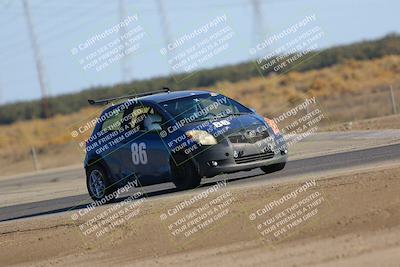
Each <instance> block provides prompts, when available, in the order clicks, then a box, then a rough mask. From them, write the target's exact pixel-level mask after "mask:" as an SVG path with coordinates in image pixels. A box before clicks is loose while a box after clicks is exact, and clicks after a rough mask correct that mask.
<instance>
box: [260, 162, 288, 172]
mask: <svg viewBox="0 0 400 267" xmlns="http://www.w3.org/2000/svg"><path fill="white" fill-rule="evenodd" d="M285 165H286V162H282V163H277V164H272V165H269V166H263V167H261V168H260V169H261V170H262V171H263V172H265V173H272V172H277V171H280V170H283V168H285Z"/></svg>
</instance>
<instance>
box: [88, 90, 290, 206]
mask: <svg viewBox="0 0 400 267" xmlns="http://www.w3.org/2000/svg"><path fill="white" fill-rule="evenodd" d="M122 99H124V101H123V102H119V103H118V104H114V105H112V106H110V107H108V108H106V109H105V110H104V111H103V113H102V114H101V116H100V117H99V118H98V119H97V123H96V125H95V127H94V130H93V133H92V135H91V136H90V138H89V139H88V140H87V142H86V158H85V162H84V166H85V170H86V176H87V188H88V191H89V194H90V196H91V197H92V199H93V200H95V201H98V200H101V199H104V198H105V197H107V201H109V200H110V199H112V198H113V196H115V194H114V192H116V190H117V189H118V188H120V187H122V186H124V185H126V184H127V183H128V182H131V183H132V182H133V181H135V182H136V184H138V185H140V186H145V185H152V184H158V183H164V182H173V183H174V184H175V186H176V187H177V188H178V189H189V188H195V187H197V186H199V185H200V181H201V178H203V177H213V176H216V175H218V174H222V173H232V172H238V171H247V170H252V169H255V168H261V170H263V171H264V172H265V173H271V172H275V171H279V170H281V169H283V168H284V167H285V164H286V160H287V153H288V151H287V146H286V143H285V141H284V139H283V137H282V136H281V135H280V133H279V130H278V127H277V126H276V124H275V123H274V122H273V121H272V120H269V119H267V118H263V117H262V116H260V115H258V114H256V113H255V112H254V111H253V110H251V109H249V108H247V107H245V106H243V105H242V104H240V103H238V102H237V101H235V100H233V99H230V98H228V97H226V96H224V95H221V94H219V93H214V92H208V91H174V92H170V91H169V90H168V89H166V88H165V89H163V90H160V91H155V92H150V93H145V94H140V95H131V96H123V97H117V98H111V99H104V100H97V101H94V100H89V103H90V104H108V103H110V102H112V101H115V100H122Z"/></svg>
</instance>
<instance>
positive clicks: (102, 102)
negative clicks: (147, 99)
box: [88, 87, 170, 105]
mask: <svg viewBox="0 0 400 267" xmlns="http://www.w3.org/2000/svg"><path fill="white" fill-rule="evenodd" d="M166 92H168V93H169V92H170V89H169V88H168V87H163V89H162V90H158V91H151V92H144V93H138V94H134V95H124V96H118V97H111V98H106V99H98V100H93V99H88V102H89V104H90V105H107V104H108V103H110V102H111V101H114V100H120V99H125V98H138V97H141V96H146V95H155V94H159V93H166Z"/></svg>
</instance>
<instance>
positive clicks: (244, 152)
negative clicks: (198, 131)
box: [192, 140, 287, 177]
mask: <svg viewBox="0 0 400 267" xmlns="http://www.w3.org/2000/svg"><path fill="white" fill-rule="evenodd" d="M272 146H273V150H275V153H274V152H272V151H271V143H267V142H265V141H264V140H262V141H259V142H257V143H254V144H248V143H242V144H238V143H236V144H233V143H230V142H229V141H224V142H222V143H219V144H217V145H214V146H208V147H207V146H205V147H202V149H201V151H200V152H198V153H196V154H195V155H192V159H193V162H194V164H195V166H196V168H197V171H198V173H199V174H200V176H201V177H213V176H216V175H218V174H222V173H233V172H238V171H246V170H251V169H255V168H259V167H263V166H268V165H273V164H279V163H284V162H286V161H287V150H286V149H287V148H286V145H281V146H280V147H277V145H275V144H273V145H272ZM213 163H214V164H213ZM215 163H217V164H215Z"/></svg>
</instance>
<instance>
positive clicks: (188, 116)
mask: <svg viewBox="0 0 400 267" xmlns="http://www.w3.org/2000/svg"><path fill="white" fill-rule="evenodd" d="M160 105H161V106H162V107H163V108H164V109H165V110H166V111H167V112H169V113H170V114H171V115H172V116H173V117H174V118H175V120H177V121H185V122H192V121H199V120H206V119H214V118H221V117H227V116H230V115H240V114H244V113H245V114H249V113H252V111H251V110H250V109H248V108H246V107H245V106H243V105H241V104H239V103H238V102H236V101H235V100H232V99H230V98H229V97H226V96H223V95H219V94H214V93H210V94H204V95H194V96H189V97H185V98H179V99H174V100H169V101H165V102H161V103H160Z"/></svg>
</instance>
